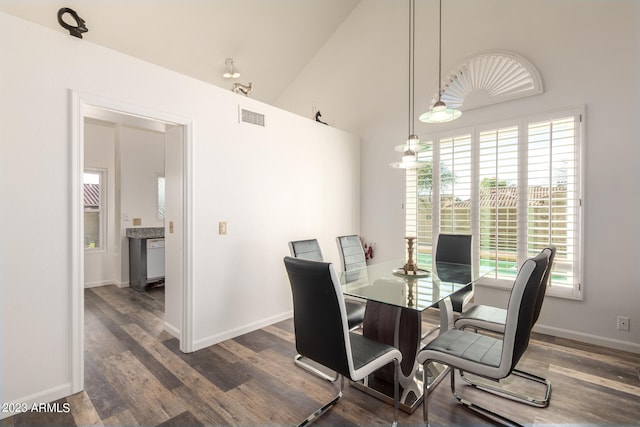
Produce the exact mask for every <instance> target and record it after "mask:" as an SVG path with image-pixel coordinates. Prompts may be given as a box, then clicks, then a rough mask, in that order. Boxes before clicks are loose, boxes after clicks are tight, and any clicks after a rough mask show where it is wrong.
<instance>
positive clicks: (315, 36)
mask: <svg viewBox="0 0 640 427" xmlns="http://www.w3.org/2000/svg"><path fill="white" fill-rule="evenodd" d="M359 1H360V0H90V1H87V0H66V1H64V2H59V1H51V0H33V1H32V0H29V1H25V0H2V1H0V11H2V12H5V13H9V14H12V15H16V16H18V17H21V18H23V19H26V20H29V21H33V22H36V23H38V24H41V25H44V26H47V27H51V28H54V29H56V30H59V31H61V32H65V33H67V31H66V30H65V29H64V28H62V27H61V26H60V25H59V24H58V21H57V12H58V10H59V9H60V8H61V7H69V8H71V9H73V10H75V11H76V12H77V13H78V15H79V16H80V17H82V18H83V19H84V20H85V21H86V26H87V28H88V29H89V31H88V32H87V33H85V34H84V36H83V39H85V40H87V41H90V42H92V43H96V44H99V45H102V46H106V47H108V48H111V49H114V50H116V51H119V52H123V53H126V54H128V55H131V56H134V57H137V58H140V59H143V60H145V61H148V62H151V63H154V64H157V65H160V66H162V67H165V68H168V69H171V70H175V71H177V72H179V73H182V74H186V75H188V76H192V77H194V78H196V79H199V80H203V81H206V82H209V83H212V84H214V85H216V86H220V87H228V88H231V86H232V85H233V82H234V81H233V80H228V79H224V78H223V77H222V73H223V72H224V70H225V59H226V58H233V59H234V63H235V68H236V70H237V71H239V72H240V73H241V76H240V78H239V79H237V80H235V81H237V82H240V83H243V84H247V83H249V82H253V84H254V89H253V93H252V94H251V97H252V98H255V99H258V100H260V101H263V102H266V103H269V104H273V103H274V102H275V101H276V100H277V99H278V97H279V96H280V95H281V93H282V92H283V91H284V90H285V89H286V88H287V87H288V85H289V84H290V83H291V82H292V81H293V80H294V79H295V78H296V77H297V76H298V74H299V73H300V71H301V70H302V69H303V68H304V66H305V65H306V64H307V63H308V62H309V61H310V60H311V59H312V58H313V57H314V55H315V54H316V53H317V52H318V50H319V49H320V48H321V47H322V46H323V45H324V44H325V43H326V42H327V40H328V39H329V38H330V37H331V36H332V35H333V33H334V32H335V31H336V30H337V28H338V27H339V26H340V24H341V23H342V22H343V21H344V20H345V19H346V17H347V16H349V14H350V13H351V11H352V10H353V9H354V8H355V6H356V5H357V4H358V3H359ZM67 17H68V18H69V16H67ZM66 21H67V22H69V23H70V24H73V21H72V20H71V19H66ZM16 37H19V35H16Z"/></svg>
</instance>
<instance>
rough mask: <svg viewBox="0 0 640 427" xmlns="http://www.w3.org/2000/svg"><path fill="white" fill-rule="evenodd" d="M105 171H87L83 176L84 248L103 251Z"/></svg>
mask: <svg viewBox="0 0 640 427" xmlns="http://www.w3.org/2000/svg"><path fill="white" fill-rule="evenodd" d="M105 174H106V172H105V171H101V170H87V171H85V172H84V175H83V191H84V247H85V249H87V250H94V249H103V247H104V234H105V233H104V230H105V212H106V210H105V203H104V194H105V191H104V190H105V188H104V187H105V185H104V182H105Z"/></svg>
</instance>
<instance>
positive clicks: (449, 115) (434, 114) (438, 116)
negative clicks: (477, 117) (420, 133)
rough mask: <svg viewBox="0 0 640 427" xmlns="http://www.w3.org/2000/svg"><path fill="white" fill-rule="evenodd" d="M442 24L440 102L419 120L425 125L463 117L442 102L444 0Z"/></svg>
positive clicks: (439, 39) (439, 66)
mask: <svg viewBox="0 0 640 427" xmlns="http://www.w3.org/2000/svg"><path fill="white" fill-rule="evenodd" d="M439 15H440V23H439V25H438V102H436V103H435V104H433V107H432V108H431V110H429V111H427V112H426V113H423V114H422V115H420V118H419V120H420V121H421V122H424V123H446V122H450V121H452V120H455V119H457V118H458V117H460V116H461V115H462V112H461V111H460V110H456V109H455V108H449V107H447V106H446V105H445V103H444V102H442V99H440V97H441V96H442V0H440V13H439Z"/></svg>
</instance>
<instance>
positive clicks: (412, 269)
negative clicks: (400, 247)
mask: <svg viewBox="0 0 640 427" xmlns="http://www.w3.org/2000/svg"><path fill="white" fill-rule="evenodd" d="M405 240H406V241H407V262H406V263H405V264H404V267H402V269H403V270H404V274H416V273H417V272H418V266H417V265H416V263H415V262H414V261H413V242H414V240H416V238H415V237H405Z"/></svg>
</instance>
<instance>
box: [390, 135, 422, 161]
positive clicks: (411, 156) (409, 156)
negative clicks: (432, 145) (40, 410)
mask: <svg viewBox="0 0 640 427" xmlns="http://www.w3.org/2000/svg"><path fill="white" fill-rule="evenodd" d="M414 144H415V145H414ZM419 144H420V140H419V138H418V135H415V134H411V135H409V139H408V140H407V143H406V144H404V145H400V146H399V147H406V149H405V150H404V152H403V153H402V161H401V162H394V163H390V164H389V166H390V167H392V168H394V169H414V168H417V167H418V166H419V162H418V156H417V154H416V152H415V151H414V148H413V147H414V146H417V145H419Z"/></svg>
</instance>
